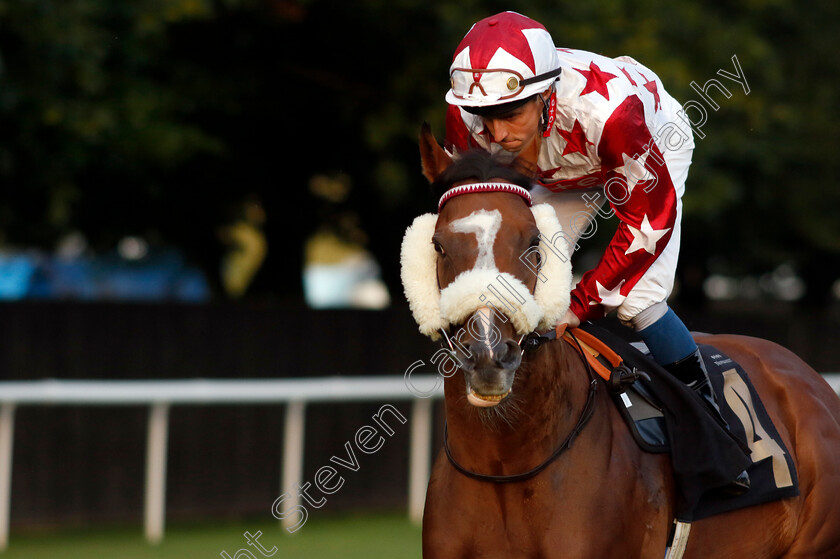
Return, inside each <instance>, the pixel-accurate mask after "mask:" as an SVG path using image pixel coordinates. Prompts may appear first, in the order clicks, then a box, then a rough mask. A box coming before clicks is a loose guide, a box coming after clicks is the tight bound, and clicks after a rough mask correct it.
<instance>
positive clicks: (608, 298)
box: [589, 280, 627, 308]
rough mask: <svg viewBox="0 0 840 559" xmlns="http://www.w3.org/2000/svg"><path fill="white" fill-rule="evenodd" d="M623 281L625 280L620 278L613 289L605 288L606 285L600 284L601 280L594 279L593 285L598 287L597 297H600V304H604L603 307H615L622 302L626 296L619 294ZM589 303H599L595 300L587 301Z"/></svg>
mask: <svg viewBox="0 0 840 559" xmlns="http://www.w3.org/2000/svg"><path fill="white" fill-rule="evenodd" d="M625 281H627V280H621V281H620V282H618V285H616V286H615V287H614V288H613V289H607V288H606V287H604V286H603V285H601V282H599V281H596V282H595V287H597V288H598V298H600V299H601V303H600V304H601V305H604V306H605V307H609V308H615V307H617V306H619V305H620V304H621V303H623V302H624V299H626V297H625V296H624V295H622V294H621V286H622V285H624V282H625ZM589 304H590V305H597V304H599V303H598V302H597V301H589Z"/></svg>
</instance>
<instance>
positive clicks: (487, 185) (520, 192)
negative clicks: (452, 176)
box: [438, 182, 533, 213]
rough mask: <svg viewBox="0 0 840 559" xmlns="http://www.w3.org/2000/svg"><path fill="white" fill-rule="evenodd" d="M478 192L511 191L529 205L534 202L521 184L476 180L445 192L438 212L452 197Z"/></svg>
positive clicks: (439, 203)
mask: <svg viewBox="0 0 840 559" xmlns="http://www.w3.org/2000/svg"><path fill="white" fill-rule="evenodd" d="M476 192H509V193H511V194H516V195H517V196H519V197H521V198H522V199H523V200H525V203H526V204H528V206H529V207H530V206H531V205H532V204H533V202H532V201H531V193H530V192H528V191H527V190H525V189H524V188H522V187H521V186H517V185H515V184H510V183H506V182H476V183H473V184H462V185H461V186H456V187H454V188H450V189H449V190H447V191H446V192H444V193H443V196H441V197H440V201H439V202H438V213H439V212H440V210H441V209H443V205H444V204H446V202H448V201H449V200H450V199H451V198H454V197H456V196H460V195H461V194H474V193H476Z"/></svg>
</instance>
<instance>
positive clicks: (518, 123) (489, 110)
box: [446, 12, 560, 151]
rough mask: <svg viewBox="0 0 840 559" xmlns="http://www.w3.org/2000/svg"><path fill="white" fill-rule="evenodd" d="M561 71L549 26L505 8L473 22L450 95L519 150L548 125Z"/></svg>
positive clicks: (508, 146)
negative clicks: (499, 12)
mask: <svg viewBox="0 0 840 559" xmlns="http://www.w3.org/2000/svg"><path fill="white" fill-rule="evenodd" d="M559 75H560V61H559V59H558V57H557V50H556V48H555V47H554V41H552V39H551V35H549V33H548V31H546V29H545V27H543V26H542V25H541V24H540V23H538V22H536V21H534V20H533V19H530V18H527V17H525V16H523V15H521V14H517V13H515V12H503V13H501V14H497V15H494V16H490V17H488V18H485V19H483V20H481V21H479V22H478V23H476V24H475V25H473V27H472V29H470V31H469V32H468V33H467V35H466V36H465V37H464V39H463V40H462V41H461V44H459V45H458V48H457V49H456V50H455V56H454V57H453V60H452V66H450V68H449V78H450V79H449V82H450V89H449V91H448V92H447V94H446V101H447V102H448V103H449V104H450V105H458V106H461V107H463V109H464V110H466V111H468V112H470V113H472V114H475V115H477V116H479V117H481V118H482V120H483V121H484V124H485V125H486V126H487V127H488V129H489V130H490V133H491V134H493V138H494V140H495V141H496V142H498V143H499V144H500V145H501V146H502V147H503V148H504V149H506V150H508V151H519V150H520V149H522V147H524V145H526V143H527V142H529V141H531V140H533V139H534V137H535V136H536V135H537V134H538V133H539V132H541V131H542V128H543V127H544V126H545V123H546V122H547V120H548V115H547V113H548V101H549V98H550V97H551V93H552V90H553V84H554V82H555V81H556V80H557V79H558V77H559Z"/></svg>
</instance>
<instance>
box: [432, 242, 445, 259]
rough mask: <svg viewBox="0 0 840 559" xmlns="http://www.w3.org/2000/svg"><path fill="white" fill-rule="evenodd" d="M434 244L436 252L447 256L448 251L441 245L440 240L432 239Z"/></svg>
mask: <svg viewBox="0 0 840 559" xmlns="http://www.w3.org/2000/svg"><path fill="white" fill-rule="evenodd" d="M432 245H433V246H434V247H435V252H436V253H438V254H440V255H441V256H446V251H445V250H443V247H442V246H441V244H440V243H439V242H437V241H436V240H434V239H432Z"/></svg>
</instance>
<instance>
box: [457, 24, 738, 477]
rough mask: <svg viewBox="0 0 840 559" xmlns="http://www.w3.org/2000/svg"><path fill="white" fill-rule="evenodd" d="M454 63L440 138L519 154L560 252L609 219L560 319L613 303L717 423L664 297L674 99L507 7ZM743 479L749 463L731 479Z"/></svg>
mask: <svg viewBox="0 0 840 559" xmlns="http://www.w3.org/2000/svg"><path fill="white" fill-rule="evenodd" d="M449 75H450V86H451V88H450V90H449V91H448V92H447V94H446V101H447V102H448V103H449V109H448V112H447V117H446V142H445V143H446V148H447V149H448V150H450V151H451V152H453V153H456V152H463V151H466V150H469V149H474V148H482V149H485V150H487V151H490V152H492V153H497V154H500V155H501V156H503V157H505V156H506V157H508V158H509V159H510V160H513V159H514V158H515V157H518V160H517V161H518V163H523V164H526V165H528V166H529V168H530V169H531V170H532V171H533V173H534V174H535V175H536V178H537V181H538V184H536V185H534V187H533V188H532V190H531V195H532V197H533V199H534V203H543V202H544V203H549V204H551V205H552V206H553V207H554V209H555V211H556V212H557V217H558V218H559V219H560V223H561V225H562V227H563V230H564V231H565V232H566V233H567V234H568V238H567V240H569V241H570V244H569V246H568V250H569V252H568V253H567V256H571V253H572V252H573V251H574V250H575V249H577V248H578V244H577V240H579V239H586V238H589V237H591V236H592V235H593V234H594V233H595V231H596V230H597V227H598V220H599V219H603V218H609V217H612V216H613V215H615V216H617V217H618V220H619V223H618V229H617V231H616V233H615V235H614V236H613V238H612V240H611V241H610V243H609V245H608V246H607V249H606V251H605V253H604V255H603V257H602V258H601V260H600V262H598V264H597V265H596V266H595V267H594V268H593V269H592V270H589V271H588V272H586V273H585V274H584V275H583V277H582V278H581V280H580V282H579V283H578V284H577V286H576V287H575V288H574V290H573V291H572V294H571V306H570V308H569V310H568V311H567V312H566V315H565V317H564V319H563V322H566V323H567V324H568V325H569V326H571V327H575V326H578V325H579V324H580V323H581V321H586V320H590V319H595V318H601V317H603V316H604V315H605V314H606V313H607V312H610V311H612V310H613V309H616V310H617V314H618V318H619V320H621V322H623V323H624V324H626V325H628V326H631V327H633V328H634V329H635V330H636V331H637V332H638V333H639V335H640V336H641V338H642V339H643V340H644V342H645V343H646V344H647V346H648V348H649V349H650V351H651V354H652V356H653V358H654V359H655V360H656V361H657V362H658V363H659V364H660V365H662V366H663V367H664V368H665V369H666V370H668V371H669V372H670V373H672V374H673V375H674V376H676V377H677V378H679V379H680V380H681V381H683V382H684V383H686V384H687V385H689V386H690V387H691V388H693V389H694V390H696V391H697V392H698V393H699V394H700V395H701V396H702V397H703V399H704V400H705V401H706V402H707V403H708V404H709V407H710V408H711V409H712V410H713V411H714V412H715V413H716V415H717V417H718V419H719V420H720V421H721V422H722V424H723V425H725V421H723V418H722V417H721V416H720V411H719V409H718V407H717V404H716V402H715V397H714V393H713V391H712V389H711V385H710V383H709V378H708V373H707V372H706V367H705V364H704V363H703V360H702V358H701V356H700V351H699V349H698V347H697V344H696V343H695V342H694V339H693V338H692V337H691V334H690V333H689V331H688V329H687V328H686V327H685V325H684V324H683V322H682V321H681V320H680V319H679V317H678V316H677V315H676V314H675V313H674V311H673V310H671V309H670V308H669V307H668V303H667V299H668V296H669V295H670V293H671V290H672V288H673V284H674V273H675V270H676V265H677V256H678V254H679V248H680V220H681V217H682V195H683V192H684V190H685V181H686V178H687V176H688V168H689V165H690V164H691V155H692V152H693V150H694V138H693V135H692V132H691V126H690V123H689V122H688V121H687V119H686V117H685V114H684V113H682V110H681V109H682V107H681V105H680V104H679V103H678V102H677V101H676V100H674V98H673V97H671V96H670V95H669V94H668V93H667V92H666V91H665V88H664V87H663V85H662V82H661V81H660V80H659V78H658V77H657V76H656V74H654V73H653V72H652V71H651V70H650V69H648V68H646V67H645V66H643V65H642V64H640V63H638V62H636V61H635V60H633V59H632V58H630V57H626V56H622V57H619V58H616V59H612V58H607V57H605V56H601V55H598V54H593V53H590V52H586V51H581V50H573V49H566V48H561V49H557V48H555V46H554V42H553V40H552V38H551V36H550V35H549V33H548V31H547V30H546V29H545V27H544V26H543V25H541V24H540V23H538V22H536V21H534V20H532V19H530V18H527V17H525V16H523V15H520V14H517V13H514V12H504V13H501V14H497V15H494V16H491V17H488V18H486V19H483V20H481V21H479V22H478V23H476V24H475V25H474V26H473V27H472V28H471V29H470V31H469V32H468V33H467V35H466V36H465V37H464V39H463V40H462V41H461V44H460V45H458V48H457V49H456V51H455V56H454V58H453V61H452V65H451V67H450V69H449ZM680 115H682V116H680ZM607 208H608V209H607ZM748 487H749V478H748V477H747V474H746V472H744V473H743V474H742V475H741V476H740V477H739V478H738V479H737V480H736V481H735V482H734V485H733V487H731V489H732V490H733V491H736V492H738V491H741V492H742V491H744V490H746V488H748Z"/></svg>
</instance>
